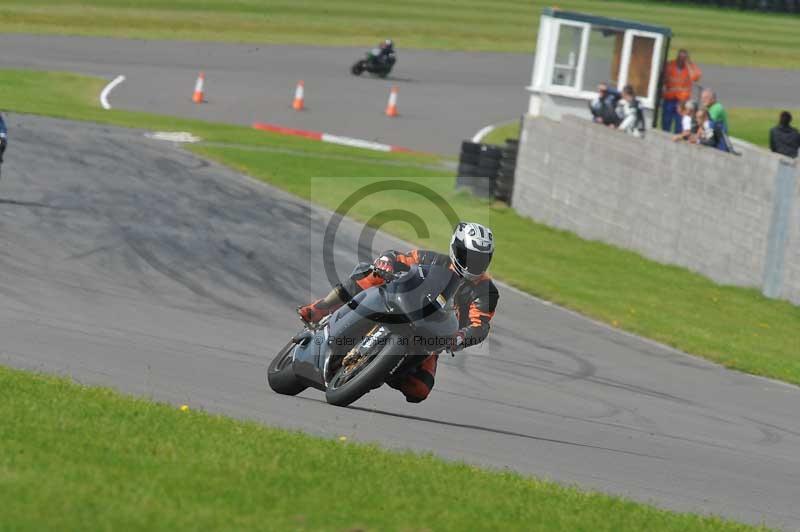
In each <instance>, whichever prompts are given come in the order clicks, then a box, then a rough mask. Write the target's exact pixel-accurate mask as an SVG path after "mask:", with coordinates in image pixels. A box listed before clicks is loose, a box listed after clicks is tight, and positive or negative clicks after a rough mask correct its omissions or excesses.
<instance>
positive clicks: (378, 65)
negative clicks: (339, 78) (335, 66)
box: [350, 48, 397, 78]
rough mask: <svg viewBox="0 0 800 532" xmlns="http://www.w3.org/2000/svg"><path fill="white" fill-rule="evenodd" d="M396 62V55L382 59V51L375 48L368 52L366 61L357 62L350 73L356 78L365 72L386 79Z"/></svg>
mask: <svg viewBox="0 0 800 532" xmlns="http://www.w3.org/2000/svg"><path fill="white" fill-rule="evenodd" d="M396 62H397V57H396V56H395V55H394V53H391V54H390V55H388V56H385V57H382V56H381V51H380V49H378V48H374V49H372V50H370V51H369V52H367V55H366V57H365V58H364V59H361V60H359V61H356V63H355V64H354V65H353V66H352V67H351V68H350V71H351V72H352V73H353V75H354V76H360V75H361V74H363V73H364V72H369V73H370V74H372V75H375V76H378V77H381V78H385V77H386V76H388V75H389V73H390V72H391V71H392V67H394V64H395V63H396Z"/></svg>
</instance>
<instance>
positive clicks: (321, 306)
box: [297, 288, 344, 324]
mask: <svg viewBox="0 0 800 532" xmlns="http://www.w3.org/2000/svg"><path fill="white" fill-rule="evenodd" d="M342 305H344V302H343V301H342V300H341V299H340V298H339V291H338V290H337V289H335V288H334V289H333V290H332V291H331V293H330V294H328V295H327V296H325V297H323V298H322V299H317V300H316V301H314V302H313V303H309V304H308V305H304V306H302V307H297V313H298V314H299V315H300V319H301V320H303V321H304V322H306V323H308V324H311V323H317V322H318V321H319V320H321V319H322V318H324V317H325V316H327V315H329V314H332V313H333V312H335V311H336V309H338V308H339V307H341V306H342Z"/></svg>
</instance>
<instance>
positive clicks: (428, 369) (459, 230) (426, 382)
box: [297, 222, 500, 403]
mask: <svg viewBox="0 0 800 532" xmlns="http://www.w3.org/2000/svg"><path fill="white" fill-rule="evenodd" d="M493 253H494V237H493V235H492V231H491V230H490V229H489V228H488V227H486V226H483V225H481V224H478V223H467V222H461V223H459V224H458V225H457V226H456V228H455V232H454V233H453V237H452V238H451V240H450V256H449V257H448V256H447V255H443V254H441V253H437V252H435V251H426V250H419V249H414V250H412V251H410V252H409V253H407V254H403V253H399V252H397V251H393V250H390V251H386V252H384V253H382V254H381V256H380V257H379V258H378V259H376V260H375V262H374V263H373V270H367V271H365V272H364V273H360V274H357V275H355V276H354V277H350V278H349V279H347V280H345V281H344V282H343V283H341V284H338V285H336V287H334V289H333V290H332V291H331V292H330V293H329V294H328V295H327V296H326V297H324V298H322V299H318V300H317V301H314V302H313V303H310V304H308V305H306V306H304V307H300V308H298V309H297V312H298V313H299V314H300V318H301V319H302V320H303V321H305V322H306V323H315V322H318V321H319V320H321V319H322V318H324V317H325V316H327V315H329V314H331V313H333V312H334V311H336V309H338V308H339V307H341V306H342V305H343V304H345V303H347V302H348V301H350V300H351V299H352V298H353V296H355V295H356V294H358V293H359V292H361V291H362V290H365V289H367V288H370V287H373V286H378V285H380V284H383V283H384V277H383V276H382V275H381V274H380V272H395V271H407V270H408V269H409V268H410V267H411V266H412V265H414V264H425V265H431V264H437V265H442V266H447V267H449V268H450V269H451V270H453V271H454V272H456V273H457V274H458V275H459V276H460V277H461V279H462V280H461V283H460V284H459V286H458V288H457V289H456V291H455V295H454V298H453V301H454V307H455V311H456V317H457V318H458V323H459V327H460V329H459V331H458V332H457V333H456V334H455V337H454V338H453V341H452V343H451V345H453V346H454V347H453V348H452V350H453V351H459V350H461V349H464V348H465V347H471V346H473V345H477V344H479V343H481V342H483V341H484V340H485V339H486V337H487V336H488V335H489V322H490V320H491V319H492V317H493V316H494V312H495V309H496V308H497V301H498V300H499V298H500V296H499V294H498V292H497V288H496V287H495V285H494V283H493V282H492V280H491V278H490V277H489V275H487V274H486V269H487V268H488V267H489V262H490V261H491V260H492V255H493ZM374 270H379V271H378V272H376V271H374ZM438 358H439V355H438V354H437V353H434V354H431V355H429V356H428V357H427V358H426V359H425V360H424V361H423V362H422V364H420V365H419V366H416V367H415V368H414V369H413V370H412V372H411V373H408V374H406V375H403V376H402V377H400V378H399V379H397V380H396V381H393V382H387V384H389V385H390V386H391V387H393V388H396V389H398V390H400V391H401V392H403V395H405V396H406V400H407V401H408V402H410V403H419V402H420V401H424V400H425V399H426V398H427V397H428V395H429V394H430V393H431V389H432V388H433V384H434V377H435V376H436V364H437V361H438Z"/></svg>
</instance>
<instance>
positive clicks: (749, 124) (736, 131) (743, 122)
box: [728, 28, 800, 148]
mask: <svg viewBox="0 0 800 532" xmlns="http://www.w3.org/2000/svg"><path fill="white" fill-rule="evenodd" d="M798 29H799V30H800V28H798ZM787 111H789V112H790V113H792V116H793V117H794V122H800V109H787ZM780 112H781V109H756V108H752V107H734V108H732V109H729V110H728V123H729V124H730V128H731V134H732V135H733V136H735V137H738V138H740V139H742V140H746V141H747V142H751V143H753V144H756V145H757V146H763V147H765V148H769V130H770V129H772V128H773V127H775V126H776V125H778V116H779V115H780ZM792 125H794V126H796V125H797V124H796V123H793V124H792Z"/></svg>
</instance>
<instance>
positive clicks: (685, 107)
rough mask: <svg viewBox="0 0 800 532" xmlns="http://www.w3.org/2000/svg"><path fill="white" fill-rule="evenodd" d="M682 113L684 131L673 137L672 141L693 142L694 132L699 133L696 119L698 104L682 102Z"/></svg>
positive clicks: (690, 101)
mask: <svg viewBox="0 0 800 532" xmlns="http://www.w3.org/2000/svg"><path fill="white" fill-rule="evenodd" d="M680 112H681V129H682V131H681V132H680V133H678V134H677V135H673V136H672V140H675V141H678V140H688V141H690V142H691V140H692V136H693V135H694V132H695V131H697V121H696V119H695V113H697V104H696V103H694V101H692V100H689V101H686V102H681V105H680Z"/></svg>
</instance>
